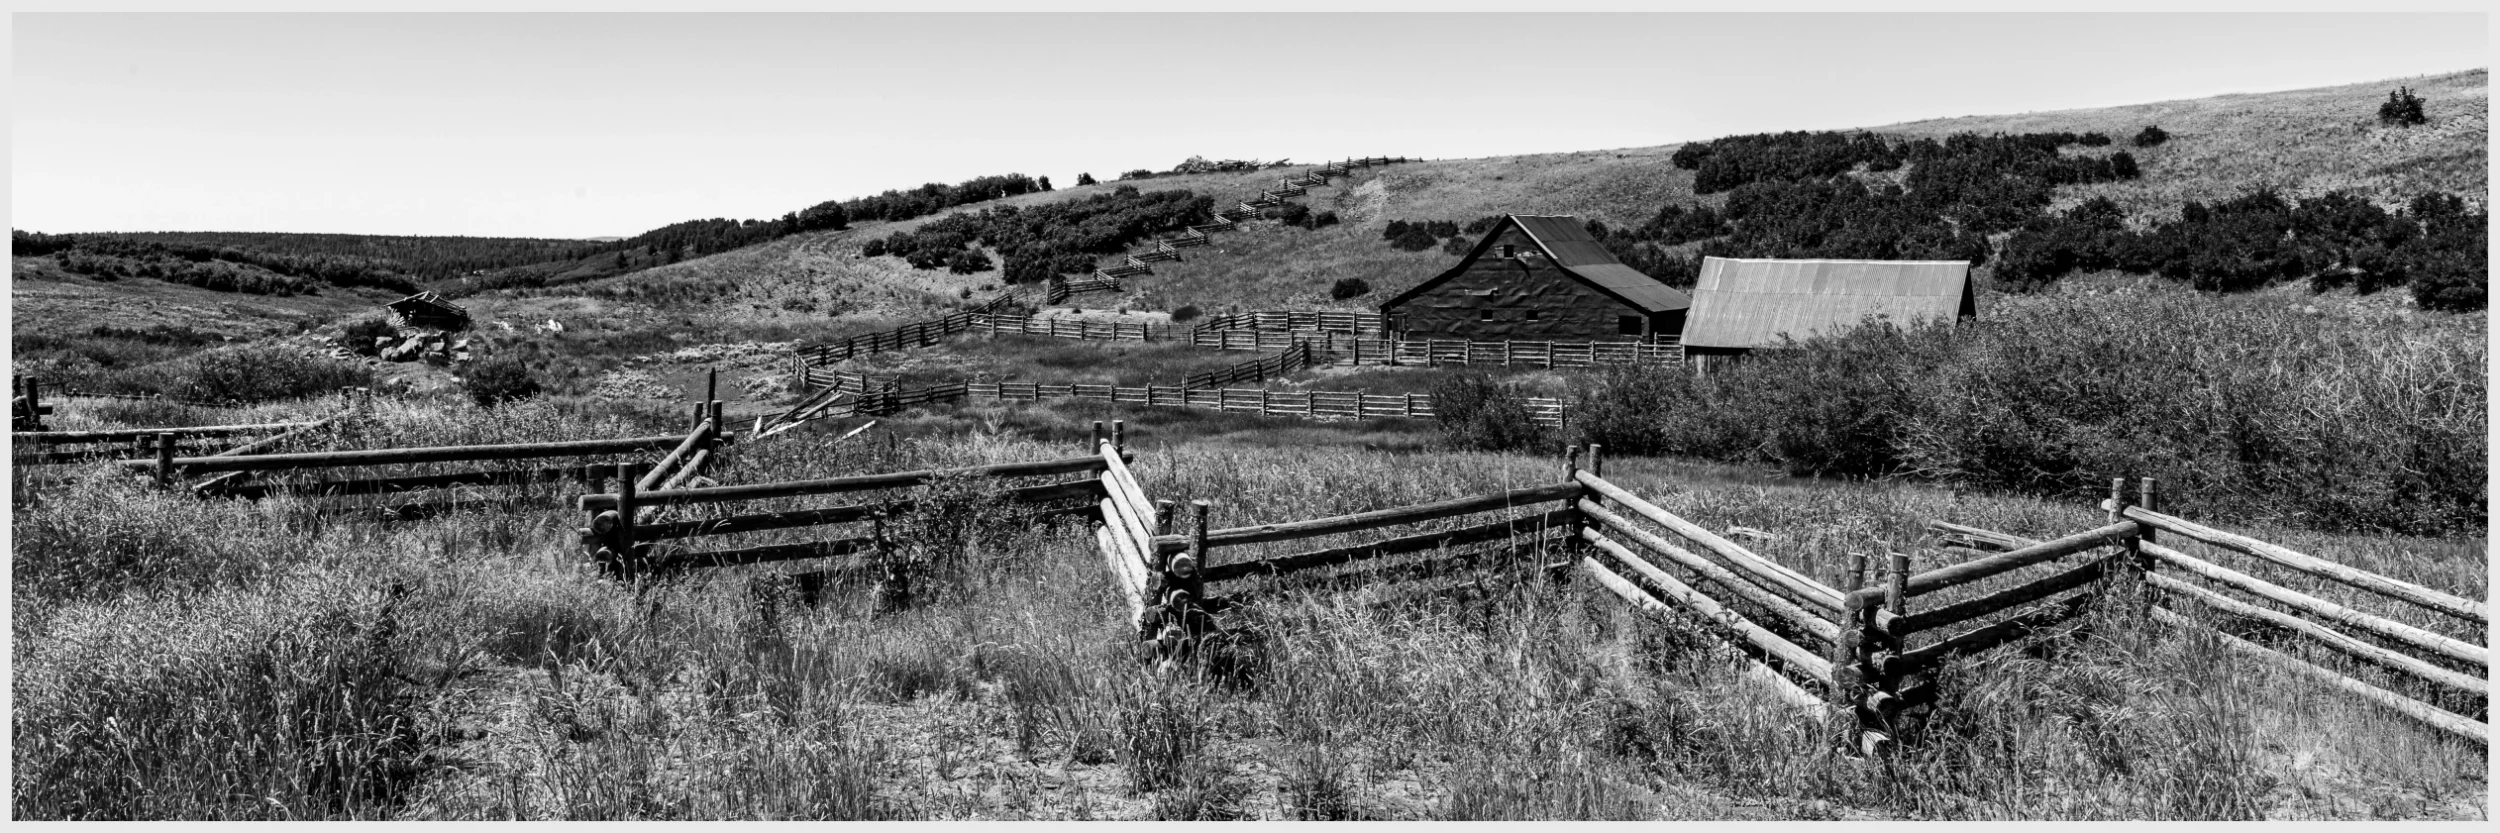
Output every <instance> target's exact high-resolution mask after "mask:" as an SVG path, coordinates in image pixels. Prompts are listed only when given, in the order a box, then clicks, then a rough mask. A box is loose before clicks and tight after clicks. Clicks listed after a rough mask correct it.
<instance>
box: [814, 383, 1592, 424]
mask: <svg viewBox="0 0 2500 833" xmlns="http://www.w3.org/2000/svg"><path fill="white" fill-rule="evenodd" d="M816 372H817V373H819V374H822V373H823V371H816ZM817 378H820V379H822V378H828V377H826V376H821V375H820V376H818V377H817ZM844 384H849V383H848V382H845V383H844ZM829 389H832V388H829ZM836 390H838V389H836ZM841 392H842V393H844V394H845V398H839V399H832V400H827V401H826V402H825V404H823V405H821V406H818V407H817V408H815V409H814V410H813V411H812V413H811V415H810V416H809V417H808V418H810V419H814V418H821V417H831V418H847V417H863V416H885V415H888V414H893V413H898V412H900V411H901V410H902V409H904V408H909V407H913V406H918V405H930V404H937V403H942V402H957V401H962V400H966V399H976V400H992V401H1002V402H1033V401H1039V400H1044V399H1094V400H1100V401H1105V402H1122V403H1128V404H1133V405H1146V406H1152V407H1169V408H1203V409H1208V410H1218V411H1233V412H1236V413H1254V414H1259V415H1261V416H1290V417H1303V418H1308V419H1379V418H1382V417H1403V418H1421V419H1430V418H1432V417H1434V416H1436V415H1437V412H1435V411H1434V410H1433V407H1432V396H1431V395H1430V394H1421V393H1408V394H1387V395H1378V394H1367V393H1363V392H1361V391H1280V390H1269V389H1266V388H1186V387H1181V386H1178V385H1174V386H1168V387H1166V386H1159V385H1143V386H1138V387H1119V386H1114V385H1074V384H1071V385H1044V384H1018V383H1014V382H987V383H972V382H954V383H949V384H942V385H931V386H928V387H924V388H911V389H903V388H896V387H887V388H877V389H872V390H870V391H868V392H866V393H859V394H851V393H849V392H848V391H847V390H842V391H841ZM1528 406H1529V410H1530V412H1531V413H1532V414H1534V415H1535V416H1534V419H1535V421H1536V423H1537V424H1539V425H1543V426H1546V427H1548V428H1557V429H1559V428H1561V427H1563V423H1564V420H1565V419H1566V415H1565V412H1564V409H1563V403H1562V400H1559V399H1546V398H1530V399H1529V400H1528Z"/></svg>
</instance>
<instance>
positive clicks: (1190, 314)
mask: <svg viewBox="0 0 2500 833" xmlns="http://www.w3.org/2000/svg"><path fill="white" fill-rule="evenodd" d="M1202 314H1203V313H1201V312H1199V310H1198V305H1197V304H1182V305H1180V307H1179V308H1177V309H1174V310H1172V323H1174V324H1185V323H1188V322H1191V321H1196V320H1198V316H1200V315H1202Z"/></svg>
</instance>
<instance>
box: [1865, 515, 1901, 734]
mask: <svg viewBox="0 0 2500 833" xmlns="http://www.w3.org/2000/svg"><path fill="white" fill-rule="evenodd" d="M1888 560H1889V562H1890V563H1889V564H1887V565H1886V566H1887V568H1888V569H1887V570H1886V571H1885V572H1886V575H1885V576H1884V579H1885V584H1884V610H1886V611H1888V612H1890V613H1891V614H1892V615H1893V621H1896V622H1897V621H1900V617H1901V616H1903V615H1905V614H1907V613H1908V612H1909V585H1910V557H1909V556H1907V555H1904V554H1901V553H1897V552H1896V553H1891V554H1890V557H1889V559H1888ZM1874 618H1875V617H1874V615H1873V613H1872V612H1869V614H1868V615H1867V619H1869V620H1870V624H1872V621H1871V620H1873V619H1874ZM1870 630H1872V631H1873V632H1874V633H1875V634H1876V636H1877V637H1878V639H1879V641H1880V642H1881V643H1882V647H1883V650H1884V654H1885V660H1886V661H1885V662H1882V663H1879V664H1878V668H1877V673H1876V675H1875V686H1874V687H1875V691H1874V693H1872V694H1870V695H1868V696H1867V698H1866V701H1865V703H1864V708H1865V709H1866V713H1865V714H1864V715H1862V716H1861V718H1860V719H1861V721H1862V722H1864V721H1865V718H1869V717H1871V718H1873V721H1872V722H1873V723H1874V725H1875V727H1876V729H1875V731H1873V732H1872V733H1870V734H1871V735H1872V737H1865V738H1863V739H1862V741H1861V742H1862V747H1861V748H1863V749H1864V750H1865V751H1866V753H1867V754H1869V755H1880V754H1884V753H1886V752H1889V751H1890V750H1891V749H1892V747H1893V746H1894V745H1895V743H1896V740H1897V739H1898V738H1899V737H1900V732H1899V731H1898V730H1897V729H1896V728H1895V727H1894V725H1893V722H1894V718H1895V717H1897V716H1899V715H1900V713H1901V678H1902V677H1904V676H1906V675H1904V674H1903V673H1901V669H1900V668H1899V667H1897V666H1896V665H1894V664H1893V663H1892V662H1891V661H1890V660H1891V659H1893V658H1895V657H1899V656H1901V651H1902V649H1903V648H1905V647H1907V646H1905V645H1904V644H1903V640H1902V639H1901V637H1900V635H1899V634H1894V633H1890V632H1887V631H1886V630H1885V629H1882V628H1871V629H1870Z"/></svg>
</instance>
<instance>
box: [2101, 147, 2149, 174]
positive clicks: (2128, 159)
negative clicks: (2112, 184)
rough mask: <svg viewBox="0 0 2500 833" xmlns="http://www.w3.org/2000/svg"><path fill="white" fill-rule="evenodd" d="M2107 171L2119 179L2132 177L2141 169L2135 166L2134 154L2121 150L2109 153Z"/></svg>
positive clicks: (2141, 172) (2140, 172)
mask: <svg viewBox="0 0 2500 833" xmlns="http://www.w3.org/2000/svg"><path fill="white" fill-rule="evenodd" d="M2109 173H2110V175H2111V176H2115V177H2117V178H2119V179H2134V178H2136V177H2138V176H2141V175H2142V174H2143V171H2141V170H2140V169H2138V168H2136V166H2135V154H2132V153H2128V152H2126V151H2123V150H2122V151H2119V152H2117V153H2113V154H2110V155H2109Z"/></svg>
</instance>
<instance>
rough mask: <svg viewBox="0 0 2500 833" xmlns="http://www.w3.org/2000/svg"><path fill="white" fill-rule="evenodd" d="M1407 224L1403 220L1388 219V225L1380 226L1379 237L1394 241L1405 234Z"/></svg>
mask: <svg viewBox="0 0 2500 833" xmlns="http://www.w3.org/2000/svg"><path fill="white" fill-rule="evenodd" d="M1408 225H1409V224H1408V223H1407V222H1406V221H1405V220H1390V221H1389V224H1388V225H1386V226H1382V227H1381V229H1380V239H1382V240H1387V241H1389V242H1391V243H1395V242H1397V240H1398V238H1400V237H1405V236H1406V232H1407V227H1408Z"/></svg>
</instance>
